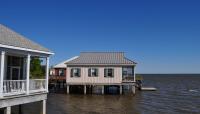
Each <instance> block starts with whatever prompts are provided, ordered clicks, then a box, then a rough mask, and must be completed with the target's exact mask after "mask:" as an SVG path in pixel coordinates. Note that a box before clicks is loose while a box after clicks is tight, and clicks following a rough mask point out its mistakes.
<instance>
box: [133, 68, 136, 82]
mask: <svg viewBox="0 0 200 114" xmlns="http://www.w3.org/2000/svg"><path fill="white" fill-rule="evenodd" d="M133 72H134V74H133V75H134V83H135V82H136V74H135V66H134V67H133Z"/></svg>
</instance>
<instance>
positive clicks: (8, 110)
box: [4, 106, 11, 114]
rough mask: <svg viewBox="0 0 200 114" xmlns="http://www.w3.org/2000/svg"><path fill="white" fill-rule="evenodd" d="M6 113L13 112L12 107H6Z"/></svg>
mask: <svg viewBox="0 0 200 114" xmlns="http://www.w3.org/2000/svg"><path fill="white" fill-rule="evenodd" d="M4 114H11V107H10V106H9V107H6V109H5V110H4Z"/></svg>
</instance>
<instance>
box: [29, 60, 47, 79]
mask: <svg viewBox="0 0 200 114" xmlns="http://www.w3.org/2000/svg"><path fill="white" fill-rule="evenodd" d="M41 63H42V60H40V59H39V57H34V58H31V63H30V64H31V65H30V78H32V79H34V78H37V79H41V78H43V77H44V75H45V71H44V70H43V69H42V65H41Z"/></svg>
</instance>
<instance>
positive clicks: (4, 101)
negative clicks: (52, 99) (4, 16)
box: [0, 24, 53, 114]
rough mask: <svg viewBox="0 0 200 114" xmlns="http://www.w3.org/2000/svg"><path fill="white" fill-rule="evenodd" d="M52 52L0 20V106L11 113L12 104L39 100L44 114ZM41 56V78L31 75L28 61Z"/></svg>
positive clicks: (6, 112) (6, 113)
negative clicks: (43, 73) (42, 61)
mask: <svg viewBox="0 0 200 114" xmlns="http://www.w3.org/2000/svg"><path fill="white" fill-rule="evenodd" d="M52 54H53V53H52V52H51V51H49V50H48V49H46V48H44V47H42V46H40V45H39V44H37V43H35V42H33V41H31V40H28V39H26V38H25V37H24V36H22V35H20V34H18V33H16V32H14V31H12V30H11V29H9V28H7V27H5V26H3V25H1V24H0V68H1V69H0V108H5V114H11V107H12V106H16V105H21V104H26V103H31V102H39V101H42V104H43V114H46V99H47V93H48V72H49V56H50V55H52ZM34 57H37V58H38V57H39V58H43V60H45V62H46V63H45V64H46V74H45V76H44V78H43V79H31V78H30V66H31V65H30V61H31V59H32V58H34Z"/></svg>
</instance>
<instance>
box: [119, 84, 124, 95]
mask: <svg viewBox="0 0 200 114" xmlns="http://www.w3.org/2000/svg"><path fill="white" fill-rule="evenodd" d="M119 91H120V95H122V91H123V90H122V85H120V86H119Z"/></svg>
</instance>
